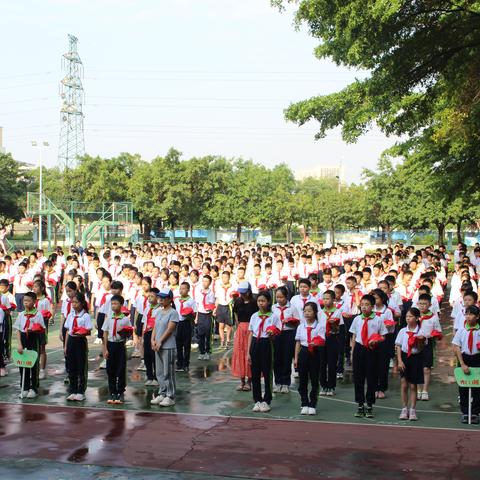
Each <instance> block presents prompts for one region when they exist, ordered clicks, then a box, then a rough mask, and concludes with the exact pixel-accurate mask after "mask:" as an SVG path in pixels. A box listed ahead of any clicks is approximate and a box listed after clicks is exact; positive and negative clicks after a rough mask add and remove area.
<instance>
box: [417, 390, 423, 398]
mask: <svg viewBox="0 0 480 480" xmlns="http://www.w3.org/2000/svg"><path fill="white" fill-rule="evenodd" d="M421 399H422V392H421V391H420V390H417V400H421Z"/></svg>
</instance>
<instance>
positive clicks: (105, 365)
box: [98, 359, 107, 370]
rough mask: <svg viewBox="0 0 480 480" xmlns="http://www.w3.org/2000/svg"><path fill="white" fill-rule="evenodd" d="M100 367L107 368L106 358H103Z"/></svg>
mask: <svg viewBox="0 0 480 480" xmlns="http://www.w3.org/2000/svg"><path fill="white" fill-rule="evenodd" d="M98 368H101V369H103V370H105V369H106V368H107V361H106V360H105V359H104V360H102V363H100V366H99V367H98Z"/></svg>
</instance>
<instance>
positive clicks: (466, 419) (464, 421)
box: [461, 415, 468, 423]
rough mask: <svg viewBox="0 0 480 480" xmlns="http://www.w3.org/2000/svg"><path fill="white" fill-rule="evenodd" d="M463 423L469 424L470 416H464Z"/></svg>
mask: <svg viewBox="0 0 480 480" xmlns="http://www.w3.org/2000/svg"><path fill="white" fill-rule="evenodd" d="M461 422H462V423H468V415H462V420H461Z"/></svg>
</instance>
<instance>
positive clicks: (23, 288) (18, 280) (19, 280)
mask: <svg viewBox="0 0 480 480" xmlns="http://www.w3.org/2000/svg"><path fill="white" fill-rule="evenodd" d="M28 281H29V280H28V274H27V273H17V274H15V275H14V277H13V288H14V290H15V304H16V305H17V312H23V310H24V306H23V297H24V296H25V294H26V293H27V292H28V291H29V288H28V286H27V282H28Z"/></svg>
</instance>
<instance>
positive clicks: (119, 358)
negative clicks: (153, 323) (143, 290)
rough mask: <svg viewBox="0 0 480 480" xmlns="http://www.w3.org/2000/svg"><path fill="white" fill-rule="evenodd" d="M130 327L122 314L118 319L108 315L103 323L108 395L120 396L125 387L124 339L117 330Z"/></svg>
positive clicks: (127, 318)
mask: <svg viewBox="0 0 480 480" xmlns="http://www.w3.org/2000/svg"><path fill="white" fill-rule="evenodd" d="M129 326H130V318H129V317H128V316H125V315H123V314H120V315H119V316H118V317H117V316H115V315H113V313H112V314H110V315H109V316H108V317H107V318H106V319H105V322H104V323H103V331H104V332H107V351H108V358H107V376H108V390H109V392H110V395H115V396H118V395H122V394H123V393H124V392H125V388H126V386H127V348H126V346H125V338H124V337H122V336H121V335H119V333H118V332H119V330H121V329H122V328H123V327H129Z"/></svg>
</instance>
